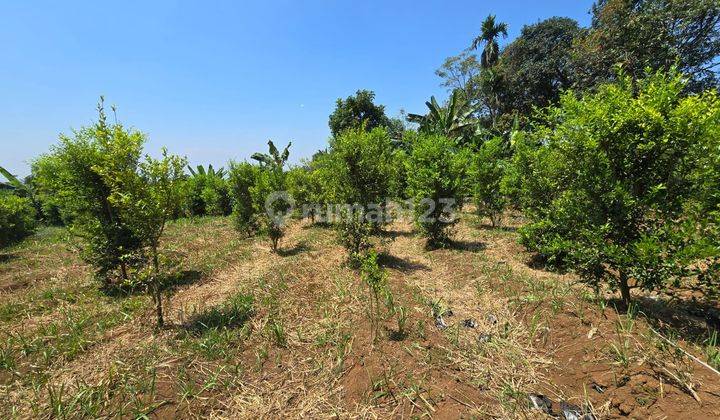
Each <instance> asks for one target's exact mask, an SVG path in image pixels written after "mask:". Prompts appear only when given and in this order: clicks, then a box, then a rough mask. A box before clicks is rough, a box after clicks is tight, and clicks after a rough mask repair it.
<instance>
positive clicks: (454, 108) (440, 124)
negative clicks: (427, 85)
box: [408, 90, 477, 142]
mask: <svg viewBox="0 0 720 420" xmlns="http://www.w3.org/2000/svg"><path fill="white" fill-rule="evenodd" d="M425 105H426V106H427V107H428V110H429V111H428V114H427V115H418V114H408V121H410V122H414V123H418V124H419V125H420V129H419V130H420V132H422V133H425V134H438V135H442V136H446V137H449V138H452V139H462V140H463V142H467V141H469V139H471V138H472V137H473V136H474V135H475V124H476V123H477V122H476V121H475V120H474V119H473V118H472V116H473V114H474V113H475V111H476V110H475V109H474V108H473V107H471V106H470V105H469V103H468V101H467V100H466V99H465V98H464V97H463V94H462V92H461V91H460V90H456V91H453V93H452V95H450V100H449V101H448V104H447V105H445V106H440V105H439V104H438V102H437V101H436V100H435V97H434V96H433V97H431V98H430V101H429V102H425Z"/></svg>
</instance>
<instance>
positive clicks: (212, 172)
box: [188, 165, 225, 178]
mask: <svg viewBox="0 0 720 420" xmlns="http://www.w3.org/2000/svg"><path fill="white" fill-rule="evenodd" d="M188 169H189V170H190V175H192V176H194V177H195V176H198V175H200V176H205V175H208V176H210V177H218V178H224V177H225V169H224V168H220V169H218V170H217V171H216V170H215V168H213V166H212V165H208V167H207V170H206V169H205V167H204V166H202V165H197V166H196V169H193V168H192V166H190V165H188Z"/></svg>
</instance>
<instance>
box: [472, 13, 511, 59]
mask: <svg viewBox="0 0 720 420" xmlns="http://www.w3.org/2000/svg"><path fill="white" fill-rule="evenodd" d="M507 28H508V27H507V23H504V22H500V23H497V22H496V21H495V15H489V16H488V17H487V18H485V20H484V21H483V23H482V26H481V27H480V35H478V36H477V37H476V38H475V39H474V40H473V43H472V45H471V46H470V49H473V50H476V49H478V47H479V46H480V45H482V44H484V45H485V46H484V47H483V51H482V54H480V65H481V66H482V68H490V67H492V66H494V65H495V63H497V60H498V57H499V56H500V45H499V44H498V38H500V36H502V37H503V38H507Z"/></svg>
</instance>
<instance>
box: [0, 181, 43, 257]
mask: <svg viewBox="0 0 720 420" xmlns="http://www.w3.org/2000/svg"><path fill="white" fill-rule="evenodd" d="M35 225H36V222H35V208H34V207H33V205H32V201H30V199H28V198H25V197H19V196H17V195H15V194H13V193H11V192H7V191H0V248H2V247H5V246H7V245H9V244H11V243H13V242H16V241H19V240H20V239H22V238H24V237H26V236H28V235H30V234H31V233H33V232H34V230H35Z"/></svg>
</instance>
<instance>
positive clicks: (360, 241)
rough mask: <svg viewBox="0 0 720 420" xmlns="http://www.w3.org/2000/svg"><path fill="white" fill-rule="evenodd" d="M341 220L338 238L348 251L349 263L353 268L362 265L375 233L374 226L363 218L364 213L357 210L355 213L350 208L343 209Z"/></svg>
mask: <svg viewBox="0 0 720 420" xmlns="http://www.w3.org/2000/svg"><path fill="white" fill-rule="evenodd" d="M340 216H341V221H340V222H339V223H338V224H337V232H338V238H339V240H340V244H342V246H344V247H345V249H346V250H347V252H348V265H349V266H350V267H352V268H358V267H360V263H361V260H362V256H363V255H364V253H365V252H366V251H367V250H368V249H370V247H371V243H370V237H371V236H372V233H373V226H372V224H371V223H368V222H367V221H366V220H365V219H363V216H364V213H362V212H361V211H360V212H358V211H357V210H356V211H355V213H353V212H352V211H350V210H343V212H342V214H341V215H340Z"/></svg>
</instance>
